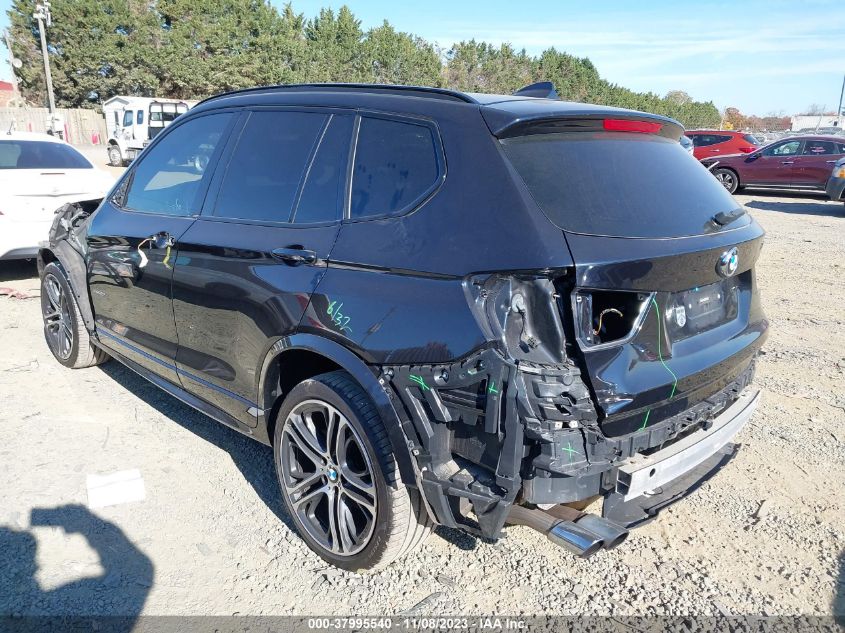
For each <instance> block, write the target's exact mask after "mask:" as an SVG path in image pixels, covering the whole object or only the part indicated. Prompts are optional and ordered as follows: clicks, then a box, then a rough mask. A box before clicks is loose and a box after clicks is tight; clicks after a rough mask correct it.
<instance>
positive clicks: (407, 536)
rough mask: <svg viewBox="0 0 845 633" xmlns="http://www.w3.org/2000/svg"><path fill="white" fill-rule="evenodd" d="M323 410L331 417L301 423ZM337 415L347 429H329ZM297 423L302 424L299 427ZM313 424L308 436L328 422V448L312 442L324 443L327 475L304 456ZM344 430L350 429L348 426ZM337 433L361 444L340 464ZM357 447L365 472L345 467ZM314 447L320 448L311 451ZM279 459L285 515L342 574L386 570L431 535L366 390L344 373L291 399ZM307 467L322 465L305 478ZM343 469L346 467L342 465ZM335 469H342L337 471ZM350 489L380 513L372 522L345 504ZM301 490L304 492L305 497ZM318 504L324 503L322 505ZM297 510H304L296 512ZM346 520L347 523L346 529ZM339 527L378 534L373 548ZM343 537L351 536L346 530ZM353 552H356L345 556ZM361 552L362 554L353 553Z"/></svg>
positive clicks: (279, 426) (278, 436)
mask: <svg viewBox="0 0 845 633" xmlns="http://www.w3.org/2000/svg"><path fill="white" fill-rule="evenodd" d="M323 405H329V406H328V407H327V409H326V414H327V415H324V416H323V417H322V418H320V416H318V415H316V414H317V410H315V411H313V412H307V411H306V412H305V413H304V414H302V415H299V414H298V413H294V412H300V411H305V410H306V409H303V408H304V407H305V408H307V407H318V408H319V407H320V406H323ZM332 410H333V411H334V412H335V413H338V414H339V415H340V416H342V417H345V422H340V420H339V419H338V422H337V423H333V424H330V423H329V422H328V419H329V418H330V417H333V415H332V414H331V413H330V411H332ZM292 413H294V415H293V416H291V414H292ZM292 420H298V423H295V422H293V421H292ZM306 421H307V424H308V427H307V428H306V429H305V430H306V431H308V430H312V429H316V427H317V426H321V425H322V423H323V422H324V423H325V427H326V428H327V429H329V430H327V431H326V433H325V435H326V441H325V442H322V441H321V440H320V439H319V438H320V431H319V430H317V431H316V432H314V433H312V434H311V435H310V436H309V437H310V439H311V440H317V442H318V447H320V448H322V447H323V446H324V445H325V449H324V453H323V454H321V455H324V456H325V457H322V456H320V455H316V453H315V452H312V453H311V455H313V456H316V457H320V458H321V459H325V460H326V465H325V466H323V467H320V466H317V461H315V460H314V459H311V458H310V457H309V455H308V454H306V452H303V451H302V447H301V446H302V439H301V438H302V437H303V436H302V435H301V434H299V429H301V428H302V425H303V423H305V422H306ZM344 423H345V424H346V426H343V424H344ZM333 427H336V428H342V429H344V432H345V433H347V434H348V436H347V439H348V440H354V441H348V442H347V443H346V445H345V447H344V448H343V458H342V459H341V458H337V456H335V459H330V458H329V454H330V453H331V450H332V449H331V448H330V446H332V445H334V446H335V449H337V447H339V446H340V444H341V441H340V438H341V431H336V433H337V434H336V435H335V436H332V435H331V430H330V429H331V428H333ZM349 427H351V430H352V432H351V433H350V432H349V430H348V429H349ZM321 428H322V426H321ZM332 437H334V438H336V439H332ZM355 444H357V445H360V448H361V449H362V451H361V454H360V455H359V456H358V459H357V462H358V470H355V469H353V468H352V467H350V466H349V465H348V464H346V462H347V461H352V460H349V459H348V457H349V454H348V451H349V448H348V447H349V446H353V445H355ZM308 445H309V446H313V444H311V443H309V444H308ZM356 450H357V449H356ZM364 453H366V456H364ZM273 455H274V462H275V464H276V473H277V475H278V479H279V486H280V488H281V490H282V497H283V499H284V502H285V507H286V508H287V511H288V514H289V515H290V517H291V518H292V519H293V522H294V524H295V525H296V528H297V531H298V532H299V534H300V536H301V537H302V539H303V540H304V541H305V543H306V544H307V545H308V547H309V548H311V550H313V551H314V552H315V553H317V554H318V555H319V556H320V557H321V558H323V559H324V560H325V561H327V562H328V563H330V564H332V565H334V566H336V567H340V568H341V569H345V570H347V571H355V572H367V571H372V570H375V569H379V568H382V567H385V566H387V565H389V564H390V563H391V562H393V561H394V560H396V559H397V558H399V557H400V556H403V555H405V554H407V553H408V552H410V551H411V550H413V549H415V548H416V547H418V546H419V545H421V544H422V542H423V541H424V540H425V539H426V537H427V536H428V535H429V534H430V532H431V525H432V521H431V519H430V518H429V516H428V512H427V510H426V508H425V505H424V504H423V501H422V497H421V495H420V493H419V491H418V490H415V489H412V488H407V487H406V486H405V485H404V484H403V483H402V481H401V479H400V477H399V470H398V467H397V464H396V458H395V456H394V455H393V451H392V450H391V445H390V440H389V439H388V436H387V430H386V429H385V427H384V423H383V422H382V420H381V417H380V416H379V414H378V411H377V410H376V408H375V406H373V403H372V402H371V401H370V398H369V397H368V396H367V394H366V393H365V392H364V390H363V389H362V388H361V387H360V385H359V384H358V383H357V382H356V381H355V380H354V379H353V378H352V377H351V376H350V375H349V374H348V373H347V372H345V371H334V372H330V373H326V374H321V375H319V376H316V377H314V378H311V379H309V380H305V381H303V382H301V383H300V384H298V385H297V386H296V387H294V388H293V389H292V390H291V391H290V393H289V394H288V395H287V397H286V398H285V400H284V402H283V404H282V406H281V407H280V409H279V412H278V414H277V418H276V427H275V432H274V437H273ZM362 458H363V459H362ZM302 461H305V462H309V461H310V462H311V463H312V464H314V465H315V468H314V470H313V471H307V472H305V471H304V470H303V469H302V468H301V463H299V462H302ZM341 461H343V462H344V464H345V466H341V465H340V464H341ZM335 462H336V463H337V464H338V465H337V467H336V468H335V466H334V463H335ZM365 462H366V463H365ZM368 466H370V467H371V472H372V476H370V477H367V475H366V474H364V473H365V471H366V469H367V467H368ZM306 470H307V469H306ZM347 470H348V471H349V472H350V473H353V474H355V473H358V474H356V475H355V477H360V479H359V480H360V481H364V482H365V483H367V484H368V488H367V489H368V490H373V491H374V492H373V493H372V496H371V497H369V496H367V495H366V493H362V492H361V491H362V490H363V488H361V489H358V488H355V485H357V484H356V483H354V481H353V480H350V479H348V478H347V476H346V475H345V474H344V473H345V472H346V471H347ZM318 471H319V472H318ZM332 471H334V472H332ZM321 473H325V474H321ZM332 476H333V478H332ZM315 478H316V480H315ZM306 480H307V481H306ZM312 480H315V482H314V483H313V484H310V486H311V487H308V488H302V486H304V485H306V484H308V482H309V481H312ZM350 482H352V483H350ZM344 485H346V486H348V489H347V490H350V491H354V492H355V494H357V495H358V497H359V498H361V499H364V500H366V501H369V499H370V498H372V499H373V500H374V506H375V507H374V512H372V513H371V514H368V513H367V512H366V511H364V510H363V508H364V506H363V505H360V504H358V502H356V501H354V500H353V503H352V504H351V505H350V504H349V503H348V502H349V497H347V498H346V499H347V500H346V501H343V498H344V497H343V495H344V494H347V495H348V494H349V492H346V493H344V492H343V487H344ZM332 486H334V487H335V490H336V491H337V492H336V495H337V496H336V499H338V501H335V500H334V499H335V497H332V496H330V494H329V493H330V491H331V487H332ZM300 488H301V489H302V492H301V493H298V492H297V491H298V490H299V489H300ZM325 490H328V492H325ZM293 495H296V497H297V498H296V499H295V500H294V499H292V496H293ZM320 495H322V496H320ZM315 499H320V501H318V502H315V501H314V500H315ZM305 500H308V501H307V502H306V501H305ZM295 504H298V505H297V506H296V507H295ZM333 504H334V506H333ZM297 507H298V508H299V510H297ZM332 507H335V508H337V511H336V512H334V511H332V510H331V508H332ZM350 507H351V508H353V509H354V510H356V511H357V512H356V517H355V518H356V521H351V519H352V518H353V517H352V514H353V513H352V512H351V511H350V510H349V508H350ZM329 511H332V512H333V516H334V517H335V518H334V519H333V520H332V521H331V523H330V524H329V525H326V523H327V521H328V519H327V518H325V519H322V520H321V517H320V516H319V515H321V514H325V515H328V512H329ZM341 513H343V516H344V517H348V518H344V519H343V521H341ZM303 516H304V518H303ZM362 517H363V519H362ZM367 517H371V518H369V519H368V518H367ZM339 523H343V524H344V525H345V526H349V525H350V524H351V525H352V529H353V530H354V529H357V528H358V525H356V524H361V523H366V525H368V526H371V528H370V531H369V532H367V536H366V540H365V538H364V537H361V538H360V539H350V542H349V543H347V542H346V541H344V539H342V538H341V537H340V532H341V530H342V528H340V527H338V524H339ZM333 526H334V531H333ZM343 531H344V532H346V533H347V534H349V532H348V531H347V530H343ZM362 531H363V528H362ZM322 532H325V533H322ZM315 533H317V534H316V536H315V535H314V534H315ZM347 545H349V547H348V548H347V549H348V550H349V551H346V552H343V551H342V550H343V549H344V547H346V546H347ZM356 547H357V548H360V549H359V550H357V551H354V550H355V549H356Z"/></svg>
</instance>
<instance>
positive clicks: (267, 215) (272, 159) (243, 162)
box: [214, 110, 329, 222]
mask: <svg viewBox="0 0 845 633" xmlns="http://www.w3.org/2000/svg"><path fill="white" fill-rule="evenodd" d="M328 119H329V117H328V115H325V114H318V113H313V112H293V111H276V110H268V111H259V112H253V113H252V114H250V117H249V120H248V121H247V122H246V125H245V126H244V129H243V131H242V132H241V135H240V139H239V140H238V145H237V147H236V148H235V150H234V152H232V157H231V159H230V160H229V166H228V168H227V170H226V175H225V176H224V178H223V182H222V184H221V187H220V193H219V194H218V196H217V204H216V206H215V209H214V215H216V216H220V217H225V218H234V219H241V220H258V221H264V222H289V221H290V219H291V215H292V214H293V209H294V204H295V202H296V196H297V193H298V192H299V190H300V186H301V184H302V182H303V180H304V178H305V175H306V168H307V167H308V165H309V164H310V162H311V160H312V159H313V157H314V154H315V152H316V150H317V146H318V144H319V141H320V139H321V138H322V136H323V132H324V131H325V128H326V124H327V123H328Z"/></svg>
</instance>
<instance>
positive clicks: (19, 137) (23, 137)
mask: <svg viewBox="0 0 845 633" xmlns="http://www.w3.org/2000/svg"><path fill="white" fill-rule="evenodd" d="M0 141H43V142H45V143H62V144H63V145H65V144H66V143H65V142H64V141H63V140H62V139H60V138H59V137H58V136H51V135H50V134H46V133H44V132H16V131H11V132H0Z"/></svg>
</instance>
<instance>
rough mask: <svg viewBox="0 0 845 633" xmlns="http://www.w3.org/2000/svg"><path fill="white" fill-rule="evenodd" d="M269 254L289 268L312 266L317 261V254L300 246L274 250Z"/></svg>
mask: <svg viewBox="0 0 845 633" xmlns="http://www.w3.org/2000/svg"><path fill="white" fill-rule="evenodd" d="M270 254H271V255H272V256H273V257H274V258H276V259H280V260H281V261H283V262H285V263H286V264H288V265H290V266H299V265H300V264H313V263H314V262H316V261H317V253H315V252H314V251H310V250H308V249H306V248H304V247H302V246H288V247H287V248H274V249H273V250H272V251H270Z"/></svg>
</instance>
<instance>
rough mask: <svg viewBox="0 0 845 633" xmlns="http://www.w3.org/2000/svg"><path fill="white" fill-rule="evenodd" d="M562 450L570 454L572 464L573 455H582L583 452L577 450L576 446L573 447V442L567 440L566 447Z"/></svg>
mask: <svg viewBox="0 0 845 633" xmlns="http://www.w3.org/2000/svg"><path fill="white" fill-rule="evenodd" d="M562 450H563V452H564V453H568V454H569V463H570V464H571V463H572V455H573V454H575V455H580V454H581V453H579V452H578V451H576V450H575V449H574V448H572V442H567V443H566V448H564V449H562Z"/></svg>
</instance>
